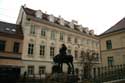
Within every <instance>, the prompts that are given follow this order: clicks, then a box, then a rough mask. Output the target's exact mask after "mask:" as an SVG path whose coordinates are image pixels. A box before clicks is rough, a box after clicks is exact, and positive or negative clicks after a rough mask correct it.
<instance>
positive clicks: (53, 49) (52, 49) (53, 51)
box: [50, 47, 55, 57]
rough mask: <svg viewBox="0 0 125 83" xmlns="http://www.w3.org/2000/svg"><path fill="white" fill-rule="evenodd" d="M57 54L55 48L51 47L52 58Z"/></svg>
mask: <svg viewBox="0 0 125 83" xmlns="http://www.w3.org/2000/svg"><path fill="white" fill-rule="evenodd" d="M54 54H55V47H50V57H53V56H54Z"/></svg>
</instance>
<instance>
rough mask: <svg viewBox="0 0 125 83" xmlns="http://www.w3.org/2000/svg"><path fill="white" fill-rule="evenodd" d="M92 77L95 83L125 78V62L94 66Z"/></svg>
mask: <svg viewBox="0 0 125 83" xmlns="http://www.w3.org/2000/svg"><path fill="white" fill-rule="evenodd" d="M92 79H93V81H94V82H95V83H102V82H107V81H112V80H120V79H125V64H123V65H111V66H105V67H98V68H93V71H92Z"/></svg>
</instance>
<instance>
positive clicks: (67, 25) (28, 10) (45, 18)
mask: <svg viewBox="0 0 125 83" xmlns="http://www.w3.org/2000/svg"><path fill="white" fill-rule="evenodd" d="M22 8H23V9H24V11H25V13H26V14H27V15H30V16H32V17H34V18H36V16H35V13H36V11H37V10H33V9H30V8H27V7H24V6H22ZM48 16H49V14H46V13H43V12H42V20H45V21H49V19H48ZM54 18H55V21H54V23H55V24H58V25H60V24H59V18H58V17H55V16H54ZM27 19H28V18H27ZM36 19H38V20H41V19H39V18H36ZM28 20H30V19H28ZM64 22H65V24H64V26H65V27H66V28H70V26H69V23H70V22H69V21H66V20H64ZM60 26H62V25H60ZM78 26H79V25H77V24H74V30H75V31H79V32H80V29H79V28H78ZM82 33H85V34H86V32H85V31H84V29H83V32H82ZM89 35H91V34H89Z"/></svg>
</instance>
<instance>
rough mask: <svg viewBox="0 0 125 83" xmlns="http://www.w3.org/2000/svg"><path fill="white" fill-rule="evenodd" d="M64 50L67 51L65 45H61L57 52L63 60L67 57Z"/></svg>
mask: <svg viewBox="0 0 125 83" xmlns="http://www.w3.org/2000/svg"><path fill="white" fill-rule="evenodd" d="M66 50H67V47H66V45H65V44H62V47H61V48H60V50H59V53H60V55H61V57H62V58H64V57H65V56H66V55H67V53H66Z"/></svg>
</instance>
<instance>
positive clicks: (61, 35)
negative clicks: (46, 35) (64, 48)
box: [60, 32, 64, 41]
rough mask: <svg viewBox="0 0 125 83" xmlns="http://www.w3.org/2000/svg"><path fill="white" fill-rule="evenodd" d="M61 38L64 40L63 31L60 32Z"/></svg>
mask: <svg viewBox="0 0 125 83" xmlns="http://www.w3.org/2000/svg"><path fill="white" fill-rule="evenodd" d="M60 40H61V41H64V33H62V32H61V33H60Z"/></svg>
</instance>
